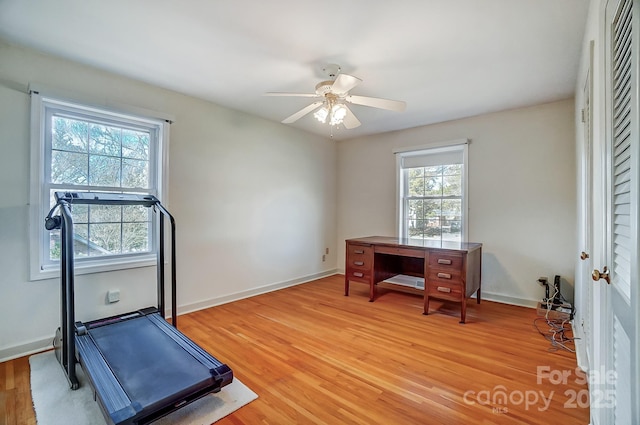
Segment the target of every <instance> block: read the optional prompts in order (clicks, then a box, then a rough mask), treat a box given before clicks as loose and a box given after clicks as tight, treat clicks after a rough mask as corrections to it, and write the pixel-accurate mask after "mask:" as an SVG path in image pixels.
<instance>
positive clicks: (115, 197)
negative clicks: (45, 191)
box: [55, 192, 160, 207]
mask: <svg viewBox="0 0 640 425" xmlns="http://www.w3.org/2000/svg"><path fill="white" fill-rule="evenodd" d="M55 197H56V201H57V202H61V201H66V202H68V203H70V204H95V205H142V206H145V207H152V206H154V205H155V204H157V203H159V202H160V201H158V198H156V197H155V196H153V195H147V194H137V193H111V192H55Z"/></svg>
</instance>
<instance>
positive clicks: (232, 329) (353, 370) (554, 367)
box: [0, 275, 589, 425]
mask: <svg viewBox="0 0 640 425" xmlns="http://www.w3.org/2000/svg"><path fill="white" fill-rule="evenodd" d="M343 282H344V281H343V276H342V275H336V276H332V277H328V278H324V279H320V280H316V281H313V282H310V283H307V284H303V285H298V286H295V287H292V288H288V289H284V290H280V291H277V292H272V293H269V294H265V295H260V296H256V297H252V298H249V299H246V300H241V301H237V302H233V303H229V304H225V305H221V306H218V307H214V308H210V309H207V310H203V311H199V312H195V313H191V314H187V315H183V316H180V317H179V319H178V324H179V328H180V329H181V330H182V331H183V332H184V333H185V334H187V335H188V336H189V337H191V338H192V339H194V340H195V341H196V342H197V343H199V344H200V345H202V346H203V347H204V348H205V349H207V350H208V351H209V352H211V353H212V354H213V355H214V356H216V357H217V358H218V359H220V360H221V361H223V362H225V363H227V364H228V365H229V366H230V367H231V368H232V369H233V371H234V373H235V376H236V377H237V378H238V379H240V380H241V381H242V382H244V383H245V384H246V385H247V386H249V387H250V388H251V389H252V390H253V391H255V392H256V393H257V394H258V395H259V398H258V400H256V401H254V402H252V403H251V404H249V405H247V406H245V407H243V408H241V409H240V410H239V411H237V412H235V413H233V414H231V415H230V416H228V417H226V418H224V419H222V420H221V421H219V422H218V424H221V425H231V424H278V425H283V424H328V425H336V424H363V425H364V424H367V425H371V424H384V425H394V424H402V425H408V424H550V423H561V424H564V425H572V424H576V425H577V424H580V425H584V424H587V423H589V410H588V407H586V406H585V404H586V402H588V400H585V395H586V390H587V387H586V384H584V383H583V381H584V380H582V379H580V378H581V376H579V375H577V374H576V372H575V368H576V360H575V355H574V354H572V353H569V352H567V351H562V350H560V351H550V350H549V348H550V344H549V342H548V341H547V340H545V339H544V338H543V337H542V336H541V335H540V334H539V333H538V332H537V330H536V329H535V328H534V326H533V320H534V319H535V317H536V313H535V310H533V309H527V308H522V307H514V306H509V305H504V304H498V303H492V302H488V301H483V302H482V304H480V305H477V304H476V303H475V301H474V300H469V301H468V309H467V323H466V324H463V325H462V324H459V323H458V321H459V306H457V305H456V304H449V303H438V302H434V303H433V305H432V309H431V312H430V314H429V315H428V316H424V315H422V314H421V313H422V297H420V296H416V295H411V294H407V293H402V292H397V291H389V290H385V289H381V290H380V291H379V294H380V295H379V298H378V299H377V300H376V301H375V302H374V303H370V302H368V295H367V294H368V292H367V287H366V286H365V285H361V284H357V283H354V284H352V285H351V295H350V296H349V297H345V296H344V295H343ZM539 369H540V370H544V373H538V370H539ZM547 372H548V373H547ZM562 373H564V374H565V375H567V378H566V379H561V378H560V376H561V374H562ZM549 378H551V379H549ZM561 381H564V382H561ZM31 406H32V402H31V396H30V389H29V364H28V358H26V357H23V358H20V359H17V360H13V361H9V362H5V363H2V364H0V424H7V425H13V424H19V425H29V424H35V418H34V413H33V409H32V407H31Z"/></svg>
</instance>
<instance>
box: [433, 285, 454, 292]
mask: <svg viewBox="0 0 640 425" xmlns="http://www.w3.org/2000/svg"><path fill="white" fill-rule="evenodd" d="M436 289H437V290H438V292H447V293H448V292H451V288H447V287H446V286H438V287H437V288H436Z"/></svg>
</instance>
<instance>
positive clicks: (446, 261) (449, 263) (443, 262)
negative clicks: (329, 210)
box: [438, 258, 451, 265]
mask: <svg viewBox="0 0 640 425" xmlns="http://www.w3.org/2000/svg"><path fill="white" fill-rule="evenodd" d="M438 264H446V265H451V260H445V259H444V258H438Z"/></svg>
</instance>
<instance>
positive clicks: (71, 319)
mask: <svg viewBox="0 0 640 425" xmlns="http://www.w3.org/2000/svg"><path fill="white" fill-rule="evenodd" d="M55 198H56V205H55V206H54V207H53V208H52V209H51V211H49V214H48V215H47V218H46V219H45V227H46V228H47V229H48V230H53V229H54V228H59V229H60V238H61V241H62V246H61V258H60V280H61V296H62V300H61V301H62V302H61V313H62V314H61V316H62V324H61V330H62V356H63V360H62V361H61V363H62V366H63V368H64V369H65V372H66V374H67V378H68V379H69V382H70V384H71V387H72V388H73V389H75V388H77V387H78V380H77V377H76V373H75V352H76V347H75V338H74V329H75V328H74V326H75V302H74V286H75V284H74V280H75V279H74V278H75V276H74V254H73V233H74V232H73V217H72V214H71V208H70V206H71V205H73V204H82V205H141V206H145V207H148V208H151V207H153V209H154V211H157V212H159V215H158V217H159V218H158V233H159V236H158V246H157V270H158V273H157V284H158V289H157V297H158V300H157V302H158V310H159V312H160V314H161V315H162V316H163V317H164V314H165V296H164V275H165V273H164V244H165V238H164V221H163V218H164V217H165V216H166V217H167V218H168V219H169V221H170V227H171V324H172V325H173V326H174V327H175V328H177V327H178V323H177V320H178V319H177V300H176V299H177V290H176V255H175V252H176V236H175V219H174V218H173V216H172V215H171V214H170V213H169V211H167V209H166V208H165V207H164V206H163V205H162V204H161V203H160V201H159V200H158V198H156V197H155V196H153V195H139V194H123V193H110V192H55ZM56 209H58V210H59V212H60V216H58V217H53V213H54V211H55V210H56ZM52 220H53V221H52ZM54 222H55V227H53V226H54V224H52V223H54Z"/></svg>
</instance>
